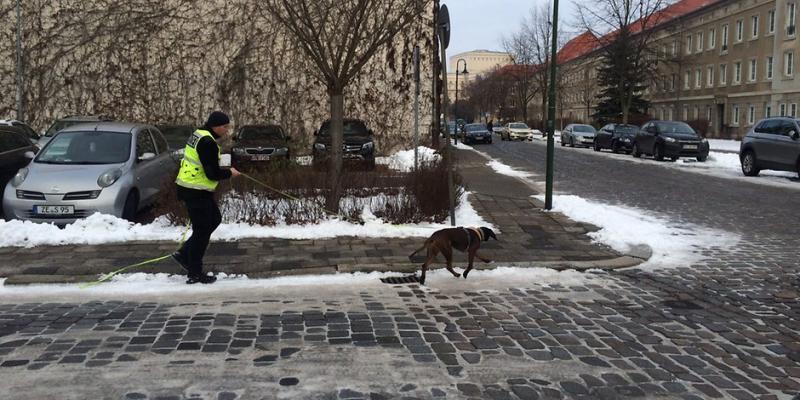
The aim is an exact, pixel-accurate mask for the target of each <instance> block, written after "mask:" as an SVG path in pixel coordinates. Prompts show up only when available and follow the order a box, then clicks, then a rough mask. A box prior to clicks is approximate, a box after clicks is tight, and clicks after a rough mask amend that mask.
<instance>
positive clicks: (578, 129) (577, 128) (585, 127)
mask: <svg viewBox="0 0 800 400" xmlns="http://www.w3.org/2000/svg"><path fill="white" fill-rule="evenodd" d="M572 131H573V132H586V133H595V132H596V131H595V130H594V127H593V126H591V125H573V126H572Z"/></svg>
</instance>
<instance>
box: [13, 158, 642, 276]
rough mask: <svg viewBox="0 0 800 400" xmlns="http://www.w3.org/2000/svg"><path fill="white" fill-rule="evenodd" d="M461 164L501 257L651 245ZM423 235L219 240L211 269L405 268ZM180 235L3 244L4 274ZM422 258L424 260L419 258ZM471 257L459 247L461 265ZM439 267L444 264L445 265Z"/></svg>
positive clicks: (560, 263) (147, 254)
mask: <svg viewBox="0 0 800 400" xmlns="http://www.w3.org/2000/svg"><path fill="white" fill-rule="evenodd" d="M456 158H457V168H458V172H459V173H460V174H461V175H462V177H463V181H464V182H465V184H466V186H467V188H468V190H469V191H470V192H471V193H472V194H471V196H470V202H471V203H472V205H473V207H474V208H475V209H476V211H477V212H478V213H479V214H480V215H481V216H482V217H483V218H484V219H486V220H487V221H489V222H491V223H492V224H494V225H495V226H497V227H498V228H499V230H500V231H501V233H500V234H499V235H498V238H499V241H490V242H487V243H485V244H484V246H483V248H482V249H483V250H484V251H483V253H484V254H485V255H487V256H488V257H490V258H491V259H492V260H494V261H495V263H492V264H482V263H481V265H476V268H492V267H494V266H497V265H498V264H502V265H517V266H544V267H552V268H559V269H565V268H576V269H586V268H606V269H609V268H618V267H626V266H632V265H636V264H638V263H639V262H641V260H642V259H643V258H647V257H649V255H648V254H647V251H644V252H637V253H638V254H633V255H632V256H633V257H631V256H630V255H629V256H626V255H621V254H618V253H616V252H614V251H613V250H611V249H609V248H606V247H603V246H599V245H596V244H592V243H591V242H590V239H589V237H588V236H587V235H586V233H587V232H590V231H591V230H593V229H596V228H595V227H592V226H589V225H585V224H580V223H576V222H574V221H571V220H569V219H568V218H566V217H564V216H563V215H561V214H557V213H545V212H543V211H541V204H538V203H539V202H538V201H537V200H535V199H532V198H531V197H530V196H532V195H535V194H536V192H535V191H534V189H532V188H531V187H530V186H529V185H527V184H525V183H524V182H523V181H521V180H519V179H517V178H513V177H509V176H505V175H500V174H497V173H496V172H494V171H493V170H492V169H491V168H489V167H488V166H487V165H486V163H487V160H486V159H485V158H484V157H483V156H482V155H480V154H477V153H475V152H473V151H468V150H458V151H457V152H456ZM422 242H423V239H422V238H411V239H408V238H358V237H339V238H334V239H326V240H286V239H274V238H269V239H246V240H240V241H237V242H215V243H212V244H211V246H210V247H209V251H208V253H207V255H206V259H205V262H206V270H209V271H215V272H225V273H229V274H246V275H247V276H248V277H251V278H263V277H270V276H279V275H293V274H321V273H335V272H353V271H374V270H379V271H385V270H391V271H402V272H411V271H414V270H416V269H417V268H418V264H412V263H411V262H410V261H409V259H408V255H409V254H410V253H411V252H413V251H414V250H416V249H417V248H418V247H419V246H420V244H421V243H422ZM175 246H176V243H174V242H127V243H119V244H106V245H96V246H85V245H82V246H49V247H36V248H29V249H28V248H0V260H2V261H0V276H1V277H7V278H8V279H7V280H6V284H29V283H56V282H76V281H86V280H93V279H96V277H97V275H98V274H101V273H107V272H110V271H114V270H116V269H118V268H120V267H122V266H125V265H129V264H133V263H137V262H140V261H142V260H145V259H150V258H153V257H157V256H160V255H164V254H169V253H170V252H172V251H173V250H174V249H175ZM415 261H416V260H415ZM465 261H466V257H465V256H464V255H463V254H461V253H457V255H456V263H455V264H456V266H459V267H462V266H464V264H465ZM437 267H438V265H437ZM136 271H139V272H167V273H176V274H178V273H183V271H182V270H181V269H180V268H179V267H178V266H177V265H176V264H175V263H174V262H172V261H171V260H168V261H164V262H161V263H158V264H154V265H151V266H146V267H142V268H138V269H137V270H136Z"/></svg>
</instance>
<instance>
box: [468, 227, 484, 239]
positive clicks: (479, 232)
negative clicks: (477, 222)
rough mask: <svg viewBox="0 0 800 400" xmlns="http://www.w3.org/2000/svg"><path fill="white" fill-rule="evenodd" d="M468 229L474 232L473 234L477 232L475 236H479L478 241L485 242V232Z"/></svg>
mask: <svg viewBox="0 0 800 400" xmlns="http://www.w3.org/2000/svg"><path fill="white" fill-rule="evenodd" d="M468 229H469V230H471V231H473V232H475V234H476V235H478V240H479V241H481V242H482V241H483V231H481V230H480V229H478V228H468Z"/></svg>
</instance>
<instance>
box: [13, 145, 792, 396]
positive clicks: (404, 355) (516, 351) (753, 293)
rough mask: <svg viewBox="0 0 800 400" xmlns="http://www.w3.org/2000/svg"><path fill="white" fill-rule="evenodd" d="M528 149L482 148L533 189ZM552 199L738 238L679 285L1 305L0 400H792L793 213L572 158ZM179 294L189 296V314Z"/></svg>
mask: <svg viewBox="0 0 800 400" xmlns="http://www.w3.org/2000/svg"><path fill="white" fill-rule="evenodd" d="M543 149H544V147H543V146H541V145H540V144H531V143H504V142H500V143H499V144H496V145H493V146H483V147H481V148H480V150H482V151H486V152H488V153H490V154H492V155H493V156H495V157H498V158H500V159H502V160H503V161H504V162H506V163H508V164H511V165H514V166H517V167H521V168H527V169H530V170H532V171H534V172H538V173H541V172H543V169H540V167H539V166H541V165H543V159H544V158H543V154H544V152H543ZM556 157H557V160H559V166H558V168H559V169H557V175H556V178H557V186H556V188H557V189H558V190H561V191H565V192H569V193H572V194H577V195H580V196H583V197H587V198H591V199H593V200H595V201H604V202H609V203H618V204H626V205H630V206H636V207H639V208H641V209H645V210H653V211H654V212H658V213H659V214H660V215H664V216H668V217H670V218H672V219H674V220H676V221H687V222H694V223H699V224H702V225H705V226H709V227H712V228H715V229H721V230H725V231H729V232H734V233H737V234H739V235H741V237H742V238H743V239H742V241H741V242H740V243H739V244H738V245H737V246H736V247H734V248H732V249H728V248H721V247H720V248H708V249H704V250H703V256H704V258H703V259H702V260H700V261H698V262H695V263H693V264H691V265H676V266H674V268H668V269H659V270H650V269H631V270H624V271H616V272H609V273H606V272H598V273H587V274H577V273H574V272H573V273H570V272H563V273H556V272H552V273H545V272H539V273H538V274H534V273H532V272H531V273H526V272H528V270H523V271H517V272H515V274H518V276H517V275H509V274H507V273H506V274H503V273H502V271H494V272H492V271H476V272H474V273H473V275H470V279H469V280H466V281H465V280H463V279H462V280H455V279H453V278H452V277H449V276H448V275H447V273H446V272H444V271H436V273H435V274H433V275H432V276H429V282H428V285H427V287H418V286H415V285H407V286H404V285H387V284H381V283H379V282H377V281H376V282H375V283H365V284H358V285H352V286H347V285H324V284H323V285H317V286H300V287H278V288H269V289H266V288H265V289H253V290H249V291H248V292H247V293H243V292H241V291H233V292H226V291H224V290H222V289H214V288H213V287H212V288H211V289H207V293H205V292H202V291H201V292H195V294H180V293H176V294H170V293H164V294H162V295H159V296H151V297H148V296H145V295H140V296H136V295H114V294H107V295H99V294H98V295H82V294H80V293H79V294H59V293H51V294H47V293H45V292H39V294H33V293H31V294H23V293H22V292H17V291H9V292H3V293H2V295H0V371H2V376H3V377H4V378H5V379H3V380H0V393H6V394H7V395H5V396H3V398H11V399H38V398H48V397H51V396H52V394H53V393H57V395H58V397H59V398H76V399H77V398H113V399H117V398H128V399H137V398H138V399H144V398H149V399H156V398H173V399H174V398H207V399H239V398H242V399H251V398H253V399H261V398H268V399H272V398H302V399H305V398H313V399H373V398H423V399H438V398H457V399H462V398H466V399H561V398H571V399H626V398H656V399H713V398H725V399H791V398H793V397H794V396H795V395H796V394H797V393H798V392H800V340H799V339H800V337H799V336H798V333H797V332H798V329H799V328H800V318H798V317H800V315H798V314H800V307H798V303H797V293H796V290H797V287H796V286H794V278H795V277H796V276H797V273H798V269H799V268H800V262H799V261H798V251H797V249H798V244H800V235H798V233H800V232H798V227H799V226H800V224H798V222H800V221H798V218H800V217H799V216H798V214H797V212H796V211H797V206H798V203H797V200H796V199H797V197H796V194H795V192H794V191H792V190H788V189H776V188H770V187H766V186H761V185H757V184H748V183H739V182H734V181H726V180H722V179H718V178H711V177H707V176H702V175H697V174H691V173H683V172H676V171H671V170H666V169H664V168H662V167H659V166H658V165H657V164H656V163H655V162H653V165H648V164H643V165H639V166H637V167H636V168H635V169H634V168H632V167H631V166H630V165H628V164H627V163H625V162H624V161H619V160H616V159H612V158H608V157H604V156H598V155H595V154H592V153H591V152H586V151H580V150H572V149H569V150H563V149H560V150H558V152H557V153H556ZM197 293H205V294H203V295H202V297H201V296H200V295H198V294H197Z"/></svg>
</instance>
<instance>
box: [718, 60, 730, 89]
mask: <svg viewBox="0 0 800 400" xmlns="http://www.w3.org/2000/svg"><path fill="white" fill-rule="evenodd" d="M727 75H728V65H727V64H720V65H719V85H720V86H725V84H727V83H728V76H727Z"/></svg>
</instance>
